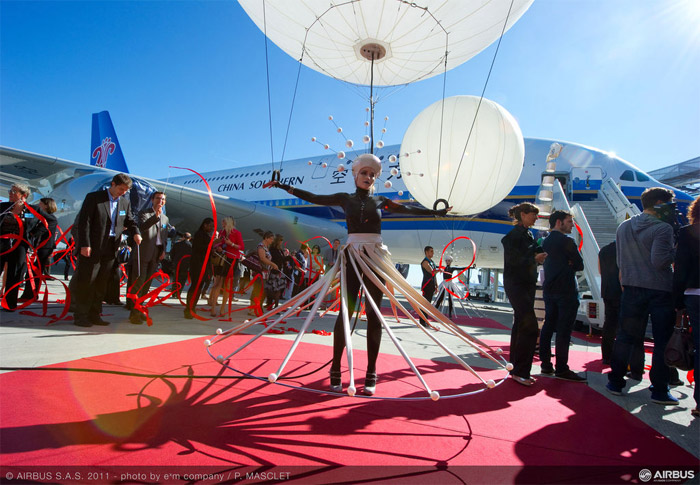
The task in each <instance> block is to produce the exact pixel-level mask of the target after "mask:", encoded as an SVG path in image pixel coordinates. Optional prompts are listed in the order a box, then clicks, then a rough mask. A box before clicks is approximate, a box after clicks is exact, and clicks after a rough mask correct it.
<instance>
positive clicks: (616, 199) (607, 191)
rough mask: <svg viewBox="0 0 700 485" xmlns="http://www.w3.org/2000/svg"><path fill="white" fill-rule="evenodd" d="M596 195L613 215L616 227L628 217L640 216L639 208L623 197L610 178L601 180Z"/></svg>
mask: <svg viewBox="0 0 700 485" xmlns="http://www.w3.org/2000/svg"><path fill="white" fill-rule="evenodd" d="M598 195H600V196H602V198H603V200H604V201H605V203H606V204H607V205H608V208H609V209H610V211H611V212H612V213H613V214H614V215H615V222H617V224H618V225H619V224H620V223H622V222H623V221H625V220H627V219H629V218H630V217H632V216H636V215H637V214H640V211H639V208H638V207H637V206H636V205H634V204H633V203H632V202H630V201H629V200H628V199H627V197H625V194H623V193H622V190H620V187H618V185H617V184H616V183H615V181H614V180H613V179H611V178H610V177H607V178H606V179H605V180H603V183H602V185H601V187H600V191H599V192H598Z"/></svg>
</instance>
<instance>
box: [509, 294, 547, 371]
mask: <svg viewBox="0 0 700 485" xmlns="http://www.w3.org/2000/svg"><path fill="white" fill-rule="evenodd" d="M504 287H505V290H506V296H508V300H510V304H511V306H512V307H513V329H512V330H511V333H510V362H511V363H512V364H513V370H512V371H511V374H513V375H516V376H518V377H523V378H526V379H527V378H529V377H530V371H531V370H532V359H533V357H534V356H535V347H536V346H537V335H538V334H539V329H538V328H537V316H536V315H535V284H534V283H533V284H532V285H523V284H513V283H509V282H508V281H505V282H504Z"/></svg>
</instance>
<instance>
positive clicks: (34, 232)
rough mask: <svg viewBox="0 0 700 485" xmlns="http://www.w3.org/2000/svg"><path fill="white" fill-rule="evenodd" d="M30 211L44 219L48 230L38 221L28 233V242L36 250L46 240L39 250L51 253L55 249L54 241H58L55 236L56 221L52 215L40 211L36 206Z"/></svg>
mask: <svg viewBox="0 0 700 485" xmlns="http://www.w3.org/2000/svg"><path fill="white" fill-rule="evenodd" d="M32 209H34V210H35V211H37V212H38V213H39V214H41V216H42V217H43V218H44V219H46V223H47V224H48V226H49V228H48V230H47V229H46V227H44V224H43V223H42V222H41V221H40V220H37V223H36V224H35V225H34V228H33V229H31V230H30V232H29V236H30V238H29V241H30V242H31V243H32V245H33V246H34V247H35V248H36V247H38V246H39V245H40V244H41V243H42V242H44V241H45V240H47V239H48V241H46V244H44V245H43V246H42V247H41V249H43V250H45V251H53V250H54V249H56V239H58V238H57V234H56V226H57V225H58V220H56V217H55V216H54V215H53V214H49V213H48V212H44V211H43V210H41V209H40V208H39V206H38V205H33V206H32Z"/></svg>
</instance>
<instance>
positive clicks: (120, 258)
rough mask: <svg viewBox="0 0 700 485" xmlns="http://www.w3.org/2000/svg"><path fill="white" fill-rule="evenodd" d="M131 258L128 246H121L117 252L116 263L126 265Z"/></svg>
mask: <svg viewBox="0 0 700 485" xmlns="http://www.w3.org/2000/svg"><path fill="white" fill-rule="evenodd" d="M130 257H131V248H130V247H129V246H121V247H120V248H119V249H118V250H117V263H118V264H126V263H128V262H129V259H130Z"/></svg>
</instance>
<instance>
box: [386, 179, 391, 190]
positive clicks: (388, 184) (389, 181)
mask: <svg viewBox="0 0 700 485" xmlns="http://www.w3.org/2000/svg"><path fill="white" fill-rule="evenodd" d="M391 185H392V183H391V180H387V181H386V182H384V187H386V188H387V189H390V188H391Z"/></svg>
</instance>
